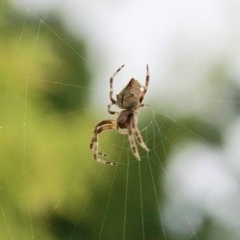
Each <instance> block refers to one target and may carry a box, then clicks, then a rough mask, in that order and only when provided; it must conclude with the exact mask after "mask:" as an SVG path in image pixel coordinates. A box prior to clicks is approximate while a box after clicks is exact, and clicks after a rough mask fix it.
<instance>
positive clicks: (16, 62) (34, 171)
mask: <svg viewBox="0 0 240 240" xmlns="http://www.w3.org/2000/svg"><path fill="white" fill-rule="evenodd" d="M0 9H1V10H0V23H1V32H2V33H4V34H2V37H1V38H0V42H1V45H0V46H1V60H0V69H1V70H0V75H1V79H2V80H1V82H0V91H1V98H0V106H1V108H0V147H1V148H0V159H1V163H0V164H1V165H0V169H1V170H0V173H1V178H0V179H1V181H0V190H1V191H0V193H1V198H0V226H2V228H1V229H2V231H1V233H0V236H1V239H21V238H22V239H164V240H166V239H226V238H228V239H239V234H240V233H239V216H240V209H239V206H238V205H239V204H238V203H239V198H240V193H239V191H240V190H239V186H238V185H239V184H238V179H239V159H238V156H239V155H238V147H237V143H238V142H239V141H238V139H239V137H238V136H239V134H238V133H239V123H238V105H239V100H238V94H239V89H238V88H237V87H236V86H237V84H236V82H237V81H236V82H234V81H232V82H231V84H229V82H227V80H228V79H227V80H226V78H227V77H228V75H227V73H225V72H224V70H225V71H226V66H225V65H224V63H221V64H223V65H220V66H219V62H217V64H216V65H214V67H213V69H211V71H212V72H210V73H208V78H209V79H210V82H206V84H205V85H204V88H203V89H200V88H199V86H201V85H199V84H198V83H196V85H194V84H193V83H192V82H189V84H188V85H187V86H186V85H184V84H183V86H182V87H184V89H186V88H187V89H188V90H194V91H193V92H194V93H195V95H190V96H189V95H186V96H185V98H182V99H180V98H179V95H178V94H179V92H178V91H177V90H174V87H176V85H174V83H172V84H173V85H171V84H169V85H168V86H167V87H166V88H165V90H166V89H168V87H170V89H169V90H168V92H172V93H173V94H175V93H176V95H174V97H175V98H176V99H178V100H179V102H180V104H184V103H185V102H188V103H189V105H184V106H185V108H183V109H182V110H179V109H178V107H179V104H178V102H174V101H172V102H171V101H168V100H169V98H170V97H169V96H168V95H166V94H165V95H164V97H163V98H162V97H159V96H158V95H159V93H162V91H163V90H159V92H157V93H158V94H157V95H156V94H154V93H156V87H154V86H156V82H157V81H156V77H154V73H156V72H157V71H156V70H154V69H156V68H155V66H156V64H154V63H153V64H151V63H149V66H150V83H149V90H148V92H147V95H146V98H145V99H144V102H145V103H147V104H149V105H150V106H149V107H145V108H142V109H140V110H139V129H140V130H141V134H142V136H143V139H144V141H145V142H146V144H147V146H148V148H149V149H150V152H145V151H144V150H141V149H140V148H139V151H140V156H141V161H140V162H139V161H137V160H136V159H134V157H133V156H132V154H131V150H130V147H129V143H128V140H127V138H126V136H123V135H120V134H118V133H117V131H107V132H104V133H102V134H101V135H100V136H99V141H100V142H99V146H100V148H101V151H102V152H103V153H106V154H107V155H108V156H107V159H108V160H110V161H111V160H112V161H116V162H119V164H118V165H117V166H114V167H111V166H104V165H101V164H98V163H96V162H94V161H93V157H92V154H91V151H90V150H89V141H90V139H91V136H92V131H93V128H94V126H95V124H96V123H97V122H99V121H101V120H102V119H108V118H109V119H110V118H112V116H109V115H108V114H107V107H106V106H107V103H108V101H109V99H108V94H109V92H108V84H109V82H108V79H109V77H110V76H111V74H112V72H114V71H115V70H116V69H115V68H116V67H118V66H114V67H113V69H112V68H110V69H109V70H104V73H102V70H101V68H103V69H104V67H102V65H104V64H102V63H101V64H99V65H98V64H96V63H95V62H94V61H93V60H92V59H93V58H91V56H90V57H89V56H88V55H87V51H86V48H87V46H85V45H84V44H85V41H84V40H83V39H80V40H79V39H76V38H75V37H74V35H72V34H71V33H70V31H67V30H66V29H65V27H64V26H63V25H61V24H59V19H57V18H55V17H53V15H52V14H50V13H48V14H45V15H44V17H39V16H38V15H37V13H34V12H32V10H31V9H28V10H25V11H24V12H23V13H22V14H21V13H20V12H16V13H15V12H14V11H15V10H13V9H11V7H10V6H9V5H8V3H7V2H6V1H3V2H1V7H0ZM60 23H61V21H60ZM89 41H90V40H89ZM188 53H189V52H188ZM189 54H190V53H189ZM181 58H182V56H178V57H177V58H176V59H177V60H176V65H174V66H178V63H179V62H178V61H179V59H181ZM144 61H145V59H144ZM117 64H119V65H121V64H122V62H120V63H117ZM161 65H164V64H161ZM142 66H143V67H142V68H143V70H139V71H136V75H137V76H136V78H137V79H141V80H140V81H141V82H144V77H145V72H144V69H145V65H142ZM151 66H152V67H151ZM126 68H127V66H126ZM129 68H130V69H129V70H127V69H126V71H125V69H124V70H122V71H121V74H120V73H119V75H120V76H117V78H118V81H119V82H121V83H122V86H121V87H124V84H126V83H127V81H126V80H127V79H130V77H132V74H135V71H134V72H132V70H133V69H132V68H133V67H131V66H130V67H129ZM182 68H184V66H182ZM151 69H152V70H151ZM235 71H236V70H234V69H232V70H231V72H233V73H235V74H237V72H235ZM122 72H123V73H122ZM174 72H176V73H175V74H176V76H175V77H176V78H177V75H178V74H179V73H180V72H179V69H175V70H174ZM183 75H184V74H183ZM189 75H191V72H190V73H189ZM166 76H167V75H166ZM184 76H185V75H184ZM231 76H233V77H234V76H236V75H231ZM195 77H196V78H198V76H195ZM92 79H97V81H96V82H93V80H92ZM179 79H180V80H181V79H182V77H181V75H180V76H179V78H178V81H180V80H179ZM219 79H220V80H221V82H219ZM125 81H126V82H125ZM214 81H218V82H217V84H215V82H214ZM115 82H116V86H115V88H116V89H115V91H116V92H115V93H119V91H120V90H121V87H120V86H119V85H118V82H117V80H116V81H115ZM123 82H125V83H123ZM212 82H213V83H212ZM184 83H185V82H184ZM189 85H191V86H192V88H190V87H189ZM101 86H103V87H101ZM177 86H178V87H179V85H177ZM213 88H217V90H216V91H211V90H212V89H213ZM158 89H159V88H158ZM181 90H182V89H181V88H180V89H179V91H180V92H181ZM198 91H200V92H201V91H202V92H201V93H202V95H203V96H204V97H206V96H207V97H206V99H203V102H204V103H203V105H201V106H200V107H197V108H196V109H197V110H194V111H193V112H191V111H189V109H191V107H190V106H191V105H196V104H198V101H199V99H201V98H199V94H197V93H198ZM98 92H99V93H98ZM103 92H104V94H102V93H103ZM206 92H207V94H206ZM212 93H214V94H212ZM97 94H99V96H98V95H97ZM94 99H95V100H94ZM99 99H101V101H99ZM160 100H161V103H160V102H159V101H160ZM164 100H165V101H166V102H167V103H168V105H165V104H164V103H162V101H164ZM175 101H177V100H175ZM96 103H97V104H96ZM203 106H204V107H205V106H207V108H206V109H205V108H204V107H203ZM188 107H189V109H187V108H188ZM189 112H190V113H189ZM180 113H181V114H180Z"/></svg>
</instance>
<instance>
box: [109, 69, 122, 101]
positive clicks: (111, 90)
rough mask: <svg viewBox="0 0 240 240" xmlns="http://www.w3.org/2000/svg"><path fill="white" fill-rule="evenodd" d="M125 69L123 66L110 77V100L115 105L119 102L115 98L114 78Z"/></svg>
mask: <svg viewBox="0 0 240 240" xmlns="http://www.w3.org/2000/svg"><path fill="white" fill-rule="evenodd" d="M123 67H124V65H122V66H121V67H120V68H118V69H117V71H116V72H115V73H113V75H112V76H111V77H110V92H109V98H110V100H111V102H112V103H113V104H115V103H116V102H117V101H116V100H115V99H114V98H113V79H114V77H115V76H116V75H117V74H118V73H119V72H120V70H121V69H122V68H123Z"/></svg>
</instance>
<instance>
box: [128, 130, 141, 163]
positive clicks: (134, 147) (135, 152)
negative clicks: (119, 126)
mask: <svg viewBox="0 0 240 240" xmlns="http://www.w3.org/2000/svg"><path fill="white" fill-rule="evenodd" d="M127 129H128V140H129V143H130V147H131V149H132V153H133V155H134V156H135V157H136V158H137V160H139V161H140V157H139V153H138V149H137V144H136V141H135V138H134V135H133V131H132V127H131V126H129V127H128V128H127Z"/></svg>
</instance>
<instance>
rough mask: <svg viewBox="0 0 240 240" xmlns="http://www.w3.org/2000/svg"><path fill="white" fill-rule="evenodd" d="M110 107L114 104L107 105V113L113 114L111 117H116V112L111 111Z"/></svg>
mask: <svg viewBox="0 0 240 240" xmlns="http://www.w3.org/2000/svg"><path fill="white" fill-rule="evenodd" d="M112 105H114V103H110V104H108V113H110V114H113V115H118V112H115V111H112V110H111V107H112Z"/></svg>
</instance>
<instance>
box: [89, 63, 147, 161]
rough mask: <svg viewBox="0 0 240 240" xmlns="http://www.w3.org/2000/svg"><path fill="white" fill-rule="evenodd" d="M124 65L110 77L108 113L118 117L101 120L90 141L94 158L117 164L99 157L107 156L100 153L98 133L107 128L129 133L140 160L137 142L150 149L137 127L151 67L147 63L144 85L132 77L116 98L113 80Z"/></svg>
mask: <svg viewBox="0 0 240 240" xmlns="http://www.w3.org/2000/svg"><path fill="white" fill-rule="evenodd" d="M123 67H124V65H122V66H121V67H120V68H118V69H117V71H116V72H114V73H113V75H112V76H111V77H110V92H109V98H110V101H111V103H110V104H109V105H108V107H107V110H108V113H110V114H112V115H117V119H116V120H103V121H101V122H99V123H98V124H97V125H96V126H95V128H94V132H93V137H92V140H91V143H90V149H92V151H93V158H94V160H96V161H97V162H100V163H103V164H109V165H114V164H116V162H109V161H105V160H103V159H101V158H99V155H102V156H107V155H106V154H103V153H100V152H99V151H98V135H99V134H100V133H101V132H102V131H105V130H111V129H117V130H118V132H119V133H120V134H127V135H128V139H129V144H130V147H131V150H132V153H133V155H134V156H135V157H136V158H137V159H138V160H140V156H139V152H138V149H137V145H136V143H138V145H139V146H141V147H142V148H143V149H144V150H145V151H149V149H148V148H147V146H146V144H145V143H144V141H143V139H142V136H141V133H140V131H139V129H138V127H137V121H138V117H137V114H138V109H139V108H140V107H143V106H145V104H143V103H142V101H143V99H144V96H145V94H146V93H147V90H148V85H149V79H150V75H149V68H148V65H147V67H146V78H145V85H144V86H142V85H141V84H140V83H139V82H138V81H137V80H136V79H134V78H131V79H130V81H129V82H128V84H127V85H126V87H124V88H123V89H122V91H121V92H120V93H119V94H117V95H116V99H115V98H114V97H113V80H114V77H115V76H116V75H117V73H118V72H119V71H120V70H121V69H122V68H123ZM113 105H117V106H118V107H119V108H120V109H122V111H120V112H116V111H112V110H111V107H112V106H113Z"/></svg>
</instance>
